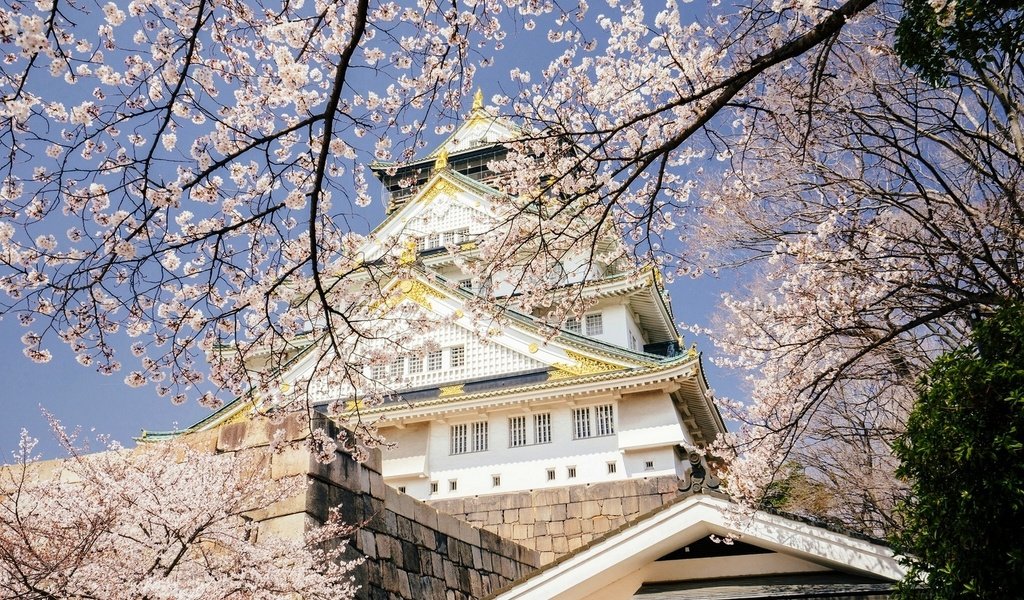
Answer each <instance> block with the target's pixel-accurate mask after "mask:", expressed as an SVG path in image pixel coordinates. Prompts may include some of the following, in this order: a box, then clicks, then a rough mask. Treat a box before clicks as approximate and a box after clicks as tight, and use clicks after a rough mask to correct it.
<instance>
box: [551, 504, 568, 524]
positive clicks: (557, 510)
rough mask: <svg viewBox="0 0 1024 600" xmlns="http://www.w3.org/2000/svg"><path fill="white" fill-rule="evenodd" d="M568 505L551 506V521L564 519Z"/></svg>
mask: <svg viewBox="0 0 1024 600" xmlns="http://www.w3.org/2000/svg"><path fill="white" fill-rule="evenodd" d="M565 507H566V505H565V504H555V505H553V506H552V507H551V518H550V520H551V521H564V520H565V517H566V508H565Z"/></svg>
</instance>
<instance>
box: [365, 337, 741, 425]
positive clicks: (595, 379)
mask: <svg viewBox="0 0 1024 600" xmlns="http://www.w3.org/2000/svg"><path fill="white" fill-rule="evenodd" d="M687 379H699V380H701V381H703V375H702V374H701V368H700V357H699V355H698V356H684V357H682V358H680V359H677V360H675V361H672V362H667V363H664V364H660V365H653V366H648V367H639V368H634V369H618V370H614V371H606V372H602V373H594V374H589V375H579V376H576V377H567V378H564V379H556V380H550V379H549V380H548V381H545V382H542V383H536V384H531V385H524V386H521V387H516V388H511V389H509V388H504V389H499V390H487V391H482V392H477V393H472V394H460V395H455V396H450V397H441V398H433V399H429V400H421V401H418V402H410V403H395V404H388V405H382V406H376V407H370V408H367V409H364V411H363V413H364V414H374V415H396V416H397V415H401V416H402V417H403V418H405V419H410V418H413V419H420V418H424V419H426V418H430V417H433V416H436V415H439V414H442V413H444V414H452V413H459V412H473V411H477V410H480V409H481V408H482V407H483V406H486V407H487V408H489V409H490V408H494V407H501V406H514V405H518V404H524V403H531V402H536V401H537V400H538V399H539V395H538V394H539V393H541V394H543V396H542V397H543V400H544V401H549V400H554V399H558V398H561V397H564V396H580V395H587V394H600V393H605V392H608V391H610V390H616V391H622V390H629V389H633V388H639V387H647V386H651V385H656V384H661V383H669V382H673V381H679V380H687ZM609 382H614V385H611V386H609V385H608V383H609ZM703 390H706V387H704V386H703V385H702V386H701V387H698V388H697V389H696V391H697V392H698V393H699V392H700V391H703ZM697 406H699V405H697ZM705 406H709V404H705ZM711 419H713V417H711ZM723 430H724V425H723Z"/></svg>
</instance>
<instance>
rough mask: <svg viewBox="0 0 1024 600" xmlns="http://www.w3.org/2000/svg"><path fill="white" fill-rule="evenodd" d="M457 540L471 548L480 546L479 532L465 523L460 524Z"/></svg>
mask: <svg viewBox="0 0 1024 600" xmlns="http://www.w3.org/2000/svg"><path fill="white" fill-rule="evenodd" d="M459 539H461V540H463V541H464V542H466V543H467V544H470V545H472V546H479V545H480V530H479V529H477V528H476V527H473V526H472V525H470V524H469V523H466V522H465V521H462V522H460V527H459Z"/></svg>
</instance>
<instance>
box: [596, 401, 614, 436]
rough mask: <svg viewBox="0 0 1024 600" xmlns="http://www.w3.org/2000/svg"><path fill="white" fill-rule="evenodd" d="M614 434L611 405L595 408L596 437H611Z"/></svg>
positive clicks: (612, 407)
mask: <svg viewBox="0 0 1024 600" xmlns="http://www.w3.org/2000/svg"><path fill="white" fill-rule="evenodd" d="M613 433H615V407H614V406H613V405H611V404H602V405H601V406H598V407H597V435H612V434H613Z"/></svg>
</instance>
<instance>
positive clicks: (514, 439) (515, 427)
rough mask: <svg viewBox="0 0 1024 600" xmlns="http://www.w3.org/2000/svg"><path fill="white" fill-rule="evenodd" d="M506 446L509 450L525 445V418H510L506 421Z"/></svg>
mask: <svg viewBox="0 0 1024 600" xmlns="http://www.w3.org/2000/svg"><path fill="white" fill-rule="evenodd" d="M508 445H509V447H510V448H515V447H516V446H525V445H526V417H525V416H520V417H511V418H509V420H508Z"/></svg>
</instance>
